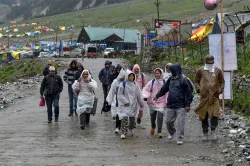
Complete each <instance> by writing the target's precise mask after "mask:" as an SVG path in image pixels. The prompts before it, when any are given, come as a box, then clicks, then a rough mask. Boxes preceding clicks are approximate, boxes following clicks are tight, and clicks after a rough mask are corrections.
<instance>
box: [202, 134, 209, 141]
mask: <svg viewBox="0 0 250 166" xmlns="http://www.w3.org/2000/svg"><path fill="white" fill-rule="evenodd" d="M202 141H208V133H204V134H203V136H202Z"/></svg>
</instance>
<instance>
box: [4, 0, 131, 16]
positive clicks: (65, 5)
mask: <svg viewBox="0 0 250 166" xmlns="http://www.w3.org/2000/svg"><path fill="white" fill-rule="evenodd" d="M129 1H136V0H0V7H1V6H4V8H5V10H4V12H0V21H7V20H13V19H16V20H23V19H29V18H32V17H41V16H51V15H55V14H61V13H66V12H71V11H74V10H81V9H88V8H93V7H99V6H105V5H112V4H115V3H123V2H129ZM0 10H1V9H0ZM1 18H2V19H1Z"/></svg>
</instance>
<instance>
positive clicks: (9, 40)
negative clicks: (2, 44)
mask: <svg viewBox="0 0 250 166" xmlns="http://www.w3.org/2000/svg"><path fill="white" fill-rule="evenodd" d="M8 49H9V52H10V32H9V31H8Z"/></svg>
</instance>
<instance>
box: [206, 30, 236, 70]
mask: <svg viewBox="0 0 250 166" xmlns="http://www.w3.org/2000/svg"><path fill="white" fill-rule="evenodd" d="M208 40H209V53H210V55H212V56H214V62H215V65H216V67H219V68H220V69H221V68H222V66H221V65H222V63H221V35H220V34H210V35H209V36H208ZM237 68H238V66H237V51H236V35H235V33H225V34H224V70H225V71H233V70H237Z"/></svg>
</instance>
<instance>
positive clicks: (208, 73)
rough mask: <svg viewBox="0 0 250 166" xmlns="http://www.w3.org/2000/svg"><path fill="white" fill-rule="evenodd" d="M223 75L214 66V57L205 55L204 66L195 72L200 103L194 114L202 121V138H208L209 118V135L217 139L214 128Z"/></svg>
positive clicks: (222, 89) (222, 85)
mask: <svg viewBox="0 0 250 166" xmlns="http://www.w3.org/2000/svg"><path fill="white" fill-rule="evenodd" d="M224 85H225V81H224V77H223V73H222V71H221V70H220V69H219V68H217V67H215V66H214V57H213V56H208V57H206V64H205V66H203V67H201V68H200V69H199V70H198V72H197V73H196V77H195V87H196V91H197V92H198V93H199V94H200V97H201V98H200V104H199V106H198V107H197V108H196V109H195V112H196V114H197V115H198V116H199V117H200V119H201V121H202V129H203V134H204V137H203V140H204V141H205V140H208V131H209V123H208V119H209V118H210V119H211V123H210V124H211V125H210V128H211V137H212V139H213V140H216V139H217V136H216V133H215V129H216V128H217V126H218V117H219V112H220V103H219V95H220V94H222V93H223V91H224Z"/></svg>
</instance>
